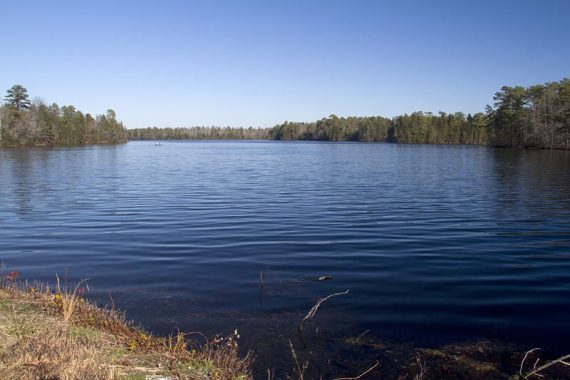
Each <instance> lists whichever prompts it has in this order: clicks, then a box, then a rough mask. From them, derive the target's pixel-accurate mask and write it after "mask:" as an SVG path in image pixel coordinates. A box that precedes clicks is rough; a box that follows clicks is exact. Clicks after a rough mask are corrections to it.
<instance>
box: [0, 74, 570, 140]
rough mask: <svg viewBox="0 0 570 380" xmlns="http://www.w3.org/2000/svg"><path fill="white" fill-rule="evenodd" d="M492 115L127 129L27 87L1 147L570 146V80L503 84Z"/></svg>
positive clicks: (11, 99) (10, 102)
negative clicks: (238, 143)
mask: <svg viewBox="0 0 570 380" xmlns="http://www.w3.org/2000/svg"><path fill="white" fill-rule="evenodd" d="M493 99H494V104H493V105H492V106H487V109H486V110H485V112H479V113H476V114H473V115H471V114H467V115H466V114H464V113H461V112H457V113H451V114H447V113H444V112H439V113H437V114H433V113H431V112H414V113H411V114H406V115H401V116H396V117H393V118H386V117H381V116H370V117H338V116H336V115H330V116H329V117H327V118H323V119H321V120H318V121H315V122H287V121H286V122H284V123H283V124H280V125H276V126H275V127H273V128H252V127H249V128H231V127H190V128H156V127H153V128H136V129H126V128H124V126H123V124H122V123H120V122H118V121H117V118H116V115H115V112H114V111H113V110H108V111H107V113H106V114H105V115H98V116H95V117H93V116H91V115H90V114H83V113H82V112H80V111H78V110H76V109H75V108H74V107H73V106H63V107H59V106H58V105H57V104H52V105H50V106H48V105H46V104H43V103H42V102H33V103H32V102H30V101H29V98H28V95H27V91H26V89H25V88H24V87H22V86H20V85H16V86H14V87H12V88H11V89H10V90H8V94H7V96H6V98H5V104H4V105H3V106H2V107H1V108H0V146H25V145H46V146H51V145H66V146H70V145H85V144H98V143H120V142H125V141H127V139H128V140H268V139H272V140H314V141H363V142H387V143H406V144H470V145H488V146H495V147H516V148H544V149H570V79H568V78H566V79H563V80H561V81H559V82H549V83H545V84H539V85H533V86H529V87H522V86H516V87H509V86H504V87H502V88H501V89H500V91H498V92H497V93H495V96H494V98H493Z"/></svg>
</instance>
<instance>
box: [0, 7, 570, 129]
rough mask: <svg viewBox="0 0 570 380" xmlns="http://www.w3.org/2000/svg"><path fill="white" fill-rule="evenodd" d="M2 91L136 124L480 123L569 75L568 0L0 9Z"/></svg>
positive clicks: (569, 28)
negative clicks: (453, 119) (468, 116)
mask: <svg viewBox="0 0 570 380" xmlns="http://www.w3.org/2000/svg"><path fill="white" fill-rule="evenodd" d="M0 15H1V17H0V19H1V23H0V26H1V29H2V32H1V33H0V47H1V50H0V51H1V59H0V90H1V91H4V89H7V88H9V87H10V86H12V85H13V84H15V83H21V84H23V85H24V86H26V87H27V88H28V90H29V92H30V95H31V96H32V97H36V96H38V97H41V98H43V99H44V100H45V101H47V102H50V103H51V102H57V103H58V104H60V105H63V104H72V105H75V106H76V107H77V108H79V109H80V110H82V111H84V112H90V113H103V112H104V111H105V110H106V109H107V108H113V109H115V110H116V111H117V114H118V116H119V118H120V119H121V120H123V121H124V122H125V124H126V125H127V127H147V126H158V127H168V126H193V125H231V126H263V127H265V126H273V125H274V124H276V123H280V122H283V121H284V120H290V121H293V120H295V121H300V120H305V121H312V120H316V119H319V118H321V117H325V116H328V115H330V114H331V113H334V114H337V115H339V116H348V115H383V116H393V115H396V114H402V113H409V112H413V111H416V110H423V111H433V112H437V111H440V110H441V111H445V112H455V111H463V112H466V113H467V112H471V113H474V112H477V111H482V110H483V109H484V107H485V105H486V104H490V103H492V96H493V93H494V92H495V91H497V90H498V89H499V88H500V87H501V86H503V85H519V84H520V85H529V84H533V83H543V82H547V81H556V80H560V79H562V78H564V77H568V76H570V0H534V1H528V0H518V1H515V0H506V1H499V0H494V1H481V0H477V1H475V0H473V1H460V0H449V1H437V0H435V1H425V0H418V1H406V0H404V1H401V0H400V1H396V0H393V1H380V0H378V1H372V0H370V1H368V0H345V1H335V0H322V1H310V0H282V1H277V0H275V1H272V0H264V1H250V0H248V1H206V0H204V1H182V0H180V1H158V0H157V1H152V2H150V1H102V0H99V1H89V2H87V1H47V0H37V1H4V2H3V3H2V4H1V6H0Z"/></svg>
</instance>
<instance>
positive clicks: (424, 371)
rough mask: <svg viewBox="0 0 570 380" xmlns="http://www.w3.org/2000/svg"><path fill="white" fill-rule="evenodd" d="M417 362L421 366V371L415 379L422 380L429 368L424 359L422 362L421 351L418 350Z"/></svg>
mask: <svg viewBox="0 0 570 380" xmlns="http://www.w3.org/2000/svg"><path fill="white" fill-rule="evenodd" d="M416 363H418V367H420V373H418V374H417V375H416V376H414V380H422V379H423V378H424V376H425V375H426V373H427V369H426V362H425V360H424V361H423V363H422V357H421V355H420V353H419V352H416Z"/></svg>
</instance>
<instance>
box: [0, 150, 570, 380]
mask: <svg viewBox="0 0 570 380" xmlns="http://www.w3.org/2000/svg"><path fill="white" fill-rule="evenodd" d="M569 169H570V152H561V151H553V152H550V151H523V150H506V149H488V148H483V147H463V146H427V145H419V146H415V145H389V144H355V143H337V144H335V143H285V142H263V143H261V142H259V143H258V142H164V143H163V144H161V146H160V147H156V146H153V144H152V143H147V142H131V143H129V144H126V145H120V146H114V147H88V148H76V149H7V150H0V184H1V186H0V220H1V223H2V226H1V227H2V228H1V229H0V257H1V258H2V259H4V260H5V262H6V263H7V264H8V266H9V267H10V268H13V269H17V270H19V271H20V272H22V274H23V275H24V276H26V277H32V278H38V279H44V280H52V279H53V277H54V275H55V273H57V272H59V273H62V272H63V270H64V268H66V267H68V268H70V274H71V276H73V277H74V278H81V277H89V278H91V280H90V284H91V289H92V292H91V296H92V297H94V298H95V299H96V300H97V301H98V302H100V303H109V295H108V293H109V292H112V294H113V299H114V301H115V303H116V304H117V305H118V306H119V307H121V308H122V309H124V310H126V311H127V313H128V315H129V316H130V317H131V318H135V319H136V320H137V321H140V322H141V323H142V324H143V325H144V326H146V327H148V328H150V329H152V330H153V331H155V332H159V333H169V332H170V331H171V330H172V329H173V328H174V327H180V328H182V329H184V330H189V331H196V330H199V331H202V332H204V333H206V334H208V335H213V334H216V333H220V332H221V333H230V332H232V331H233V330H234V328H238V329H239V330H240V332H241V336H242V347H243V348H244V349H248V348H253V349H254V350H255V351H256V353H257V360H256V366H257V367H256V368H257V370H258V371H259V373H261V374H263V373H265V372H264V371H265V368H277V369H279V370H281V371H282V372H283V371H285V370H290V368H291V363H290V356H289V355H290V354H289V347H288V340H289V339H291V341H292V342H293V344H294V345H295V346H296V347H298V348H300V349H301V348H302V342H301V341H300V339H299V335H298V330H297V327H298V324H299V321H300V320H301V319H302V318H303V316H304V315H305V314H306V313H307V311H308V310H309V309H310V308H311V306H313V305H314V303H315V302H316V300H318V299H319V298H321V297H324V296H326V295H328V294H331V293H335V292H341V291H344V290H346V289H350V295H347V296H343V297H338V298H333V299H331V300H329V301H327V303H326V304H324V305H323V306H322V308H321V309H319V312H318V314H317V316H316V318H315V319H314V321H312V322H311V323H310V324H308V327H310V328H308V329H307V337H306V339H304V340H305V341H306V344H307V346H308V349H307V351H303V352H302V353H301V354H302V355H314V357H311V358H310V359H311V361H315V362H317V363H323V364H322V365H321V367H320V369H319V370H321V371H328V372H327V373H329V374H335V373H340V374H346V371H344V370H345V369H346V368H349V367H350V365H352V366H353V367H354V363H353V360H360V361H362V366H366V365H367V364H369V363H370V360H372V361H373V360H374V358H375V357H377V356H378V350H377V349H374V348H370V347H369V346H363V347H362V346H358V347H355V346H354V345H351V344H346V342H347V341H351V339H352V340H354V339H355V337H358V336H359V335H360V334H362V332H363V331H368V333H367V334H366V336H367V337H368V339H370V340H374V341H375V342H385V343H384V344H389V345H390V346H391V347H392V349H394V350H396V349H395V348H394V347H396V346H397V347H407V346H409V347H415V346H424V347H426V346H430V345H441V344H448V343H452V342H456V341H465V340H467V341H469V340H473V339H493V340H500V341H503V342H505V343H509V344H510V343H512V344H517V345H522V346H525V345H527V344H529V345H530V344H532V345H533V346H537V345H538V346H541V347H543V348H544V349H546V350H551V351H552V352H560V351H567V350H568V349H569V347H567V342H568V341H569V339H570V331H569V330H568V329H567V328H566V326H567V320H568V318H569V317H570V306H569V305H568V302H567V300H568V296H569V295H570V271H569V269H570V260H568V259H569V257H570V256H568V255H569V254H570V250H569V248H570V176H569V175H568V173H569V172H570V171H569ZM260 272H263V284H264V285H263V288H262V289H261V292H260ZM322 275H330V276H331V277H332V278H331V279H330V280H326V281H318V280H315V278H318V277H319V276H322ZM260 297H261V298H260ZM342 342H345V343H342ZM398 350H399V349H398ZM398 350H396V351H398ZM404 351H405V350H404ZM406 352H407V351H406ZM333 357H334V358H339V357H342V358H345V359H346V361H345V362H343V360H344V359H343V360H340V359H339V360H338V361H336V362H335V363H336V364H334V365H333V364H328V361H327V360H329V359H330V358H333ZM335 360H336V359H335ZM348 361H350V363H351V364H350V365H349V363H348ZM385 365H387V364H386V363H385ZM359 368H360V367H359ZM315 370H316V369H315ZM350 374H352V375H354V373H352V372H351V373H350Z"/></svg>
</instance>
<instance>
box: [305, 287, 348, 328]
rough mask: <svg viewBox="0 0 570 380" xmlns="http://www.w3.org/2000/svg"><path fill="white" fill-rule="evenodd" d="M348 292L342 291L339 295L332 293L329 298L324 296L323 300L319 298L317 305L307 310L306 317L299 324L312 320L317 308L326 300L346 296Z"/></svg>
mask: <svg viewBox="0 0 570 380" xmlns="http://www.w3.org/2000/svg"><path fill="white" fill-rule="evenodd" d="M349 292H350V289H348V290H346V291H344V292H340V293H334V294H331V295H329V296H326V297H325V298H321V299H320V300H318V301H317V303H316V304H315V306H313V307H312V308H311V310H309V312H308V313H307V315H305V318H303V320H302V321H301V323H303V322H304V321H306V320H309V319H311V318H313V317H314V316H315V314H316V313H317V310H319V307H320V306H321V304H322V303H323V302H325V301H326V300H328V299H329V298H332V297H336V296H341V295H343V294H348V293H349Z"/></svg>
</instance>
